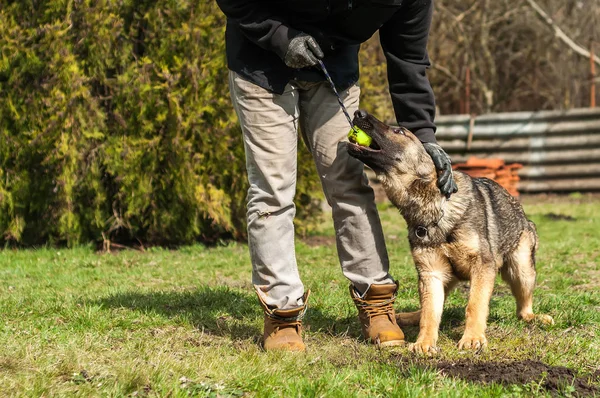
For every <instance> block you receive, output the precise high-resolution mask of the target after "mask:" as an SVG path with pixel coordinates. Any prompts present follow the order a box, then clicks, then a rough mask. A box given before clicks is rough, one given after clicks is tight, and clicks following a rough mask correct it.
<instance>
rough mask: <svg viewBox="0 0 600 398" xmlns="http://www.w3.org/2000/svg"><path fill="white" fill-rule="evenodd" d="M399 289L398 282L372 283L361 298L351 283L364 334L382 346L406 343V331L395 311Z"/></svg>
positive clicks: (372, 341) (366, 337) (353, 298)
mask: <svg viewBox="0 0 600 398" xmlns="http://www.w3.org/2000/svg"><path fill="white" fill-rule="evenodd" d="M397 290H398V285H397V283H393V284H389V285H371V287H370V288H369V290H368V291H367V293H366V294H365V296H364V297H363V298H360V297H359V295H358V293H357V292H356V289H354V286H352V285H350V295H351V296H352V300H354V304H356V308H358V319H359V320H360V324H361V326H362V333H363V336H364V338H365V339H366V340H368V341H369V342H371V343H373V344H377V345H378V346H380V347H388V346H396V345H402V344H404V333H402V330H401V329H400V327H399V326H398V324H397V323H396V314H395V311H394V301H395V300H396V291H397Z"/></svg>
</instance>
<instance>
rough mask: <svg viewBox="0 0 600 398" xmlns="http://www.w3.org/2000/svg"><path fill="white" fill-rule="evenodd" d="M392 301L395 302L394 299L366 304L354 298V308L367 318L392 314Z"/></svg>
mask: <svg viewBox="0 0 600 398" xmlns="http://www.w3.org/2000/svg"><path fill="white" fill-rule="evenodd" d="M394 301H396V297H392V298H390V299H387V300H383V301H381V302H379V303H373V302H367V301H365V300H362V299H360V298H354V302H355V303H356V306H357V307H359V308H360V309H361V310H363V311H364V312H365V313H366V314H367V315H368V316H369V318H374V317H376V316H381V315H390V314H392V312H393V310H394Z"/></svg>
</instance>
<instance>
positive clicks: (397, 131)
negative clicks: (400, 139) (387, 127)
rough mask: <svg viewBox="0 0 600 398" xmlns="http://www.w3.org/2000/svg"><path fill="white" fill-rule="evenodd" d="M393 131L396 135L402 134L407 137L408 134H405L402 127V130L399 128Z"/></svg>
mask: <svg viewBox="0 0 600 398" xmlns="http://www.w3.org/2000/svg"><path fill="white" fill-rule="evenodd" d="M393 131H394V133H396V134H402V135H406V133H405V132H404V129H403V128H402V127H400V128H397V129H394V130H393Z"/></svg>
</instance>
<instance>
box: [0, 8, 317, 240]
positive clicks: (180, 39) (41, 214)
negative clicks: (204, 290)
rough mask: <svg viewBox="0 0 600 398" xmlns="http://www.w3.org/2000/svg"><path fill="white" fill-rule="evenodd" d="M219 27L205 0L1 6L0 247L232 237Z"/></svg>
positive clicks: (230, 126) (237, 180)
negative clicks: (0, 245) (2, 245)
mask: <svg viewBox="0 0 600 398" xmlns="http://www.w3.org/2000/svg"><path fill="white" fill-rule="evenodd" d="M224 31H225V20H224V17H223V16H222V14H221V12H220V10H219V9H218V8H217V6H216V4H215V2H214V1H206V0H185V1H184V0H170V1H169V0H158V1H149V0H145V1H144V0H97V1H92V0H47V1H39V0H21V1H6V0H0V232H1V235H0V243H2V244H4V245H6V244H10V245H40V244H47V243H51V244H68V245H75V244H81V243H87V242H102V241H116V242H129V243H132V242H138V241H139V242H142V243H144V244H166V245H170V244H186V243H191V242H194V241H204V242H210V241H215V240H219V239H223V238H231V237H232V238H236V239H243V238H244V236H245V212H246V207H245V197H246V191H247V177H246V174H245V168H244V155H243V146H242V140H241V134H240V131H239V128H238V127H237V125H236V118H235V115H234V113H233V110H232V107H231V103H230V99H229V91H228V85H227V68H226V64H225V54H224ZM308 158H309V155H308V153H307V151H305V150H304V151H302V154H301V161H300V164H301V170H299V179H300V181H299V184H298V195H297V198H298V199H297V205H298V206H297V207H298V220H299V225H298V226H299V227H300V228H299V230H300V231H302V230H303V229H302V228H306V227H307V226H309V223H310V220H311V219H312V217H311V216H312V215H314V214H315V213H316V212H317V211H318V204H317V201H316V200H315V198H317V197H318V196H319V194H318V193H319V192H320V191H319V186H318V183H317V180H316V178H315V174H314V172H313V166H312V164H311V161H310V160H309V159H308Z"/></svg>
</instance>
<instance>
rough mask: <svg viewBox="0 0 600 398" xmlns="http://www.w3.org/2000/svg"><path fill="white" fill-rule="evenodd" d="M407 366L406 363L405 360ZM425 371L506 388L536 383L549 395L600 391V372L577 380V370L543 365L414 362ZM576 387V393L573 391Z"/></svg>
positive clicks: (584, 394) (518, 362)
mask: <svg viewBox="0 0 600 398" xmlns="http://www.w3.org/2000/svg"><path fill="white" fill-rule="evenodd" d="M401 362H406V360H401ZM412 363H413V365H417V366H419V367H423V368H429V369H435V370H439V371H440V372H441V374H443V375H445V376H449V377H456V378H459V379H463V380H466V381H469V382H473V383H485V384H487V383H498V384H503V385H511V384H513V385H525V384H529V383H535V384H537V385H539V387H540V388H542V389H544V390H545V391H547V392H549V393H551V394H554V395H558V394H561V393H563V392H565V391H566V390H568V389H570V390H571V392H572V394H573V395H574V396H581V397H584V396H594V395H598V394H600V388H599V387H597V386H594V385H592V384H590V382H591V383H598V382H600V370H598V371H596V372H594V373H593V374H591V375H585V376H582V377H577V372H576V371H575V370H573V369H569V368H565V367H562V366H549V365H546V364H545V363H543V362H539V361H533V360H525V361H503V362H483V361H473V360H468V359H465V360H459V361H439V362H433V361H432V362H430V361H425V360H418V361H417V362H412ZM570 386H572V389H571V387H570Z"/></svg>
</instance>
